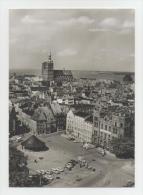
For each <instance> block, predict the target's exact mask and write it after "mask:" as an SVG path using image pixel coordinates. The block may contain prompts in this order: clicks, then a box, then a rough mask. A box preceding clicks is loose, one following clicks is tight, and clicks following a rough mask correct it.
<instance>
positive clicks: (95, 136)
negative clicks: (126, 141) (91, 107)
mask: <svg viewBox="0 0 143 195" xmlns="http://www.w3.org/2000/svg"><path fill="white" fill-rule="evenodd" d="M66 133H67V135H72V136H74V137H75V138H76V139H78V140H79V141H81V142H88V143H92V144H95V145H100V146H102V147H104V148H106V149H109V150H110V143H111V140H113V139H114V138H121V137H132V136H134V115H133V113H124V112H123V113H121V112H119V113H118V112H117V110H116V112H110V113H109V112H108V113H106V112H103V113H102V112H101V111H96V110H95V112H94V113H93V115H89V114H88V113H85V112H73V111H72V110H70V111H69V112H68V114H67V119H66Z"/></svg>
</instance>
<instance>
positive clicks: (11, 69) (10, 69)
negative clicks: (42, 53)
mask: <svg viewBox="0 0 143 195" xmlns="http://www.w3.org/2000/svg"><path fill="white" fill-rule="evenodd" d="M13 70H19V71H20V70H21V71H22V70H25V71H26V70H39V71H40V70H41V69H39V68H23V69H22V68H9V71H13ZM54 70H64V69H54ZM65 70H71V71H87V72H89V71H93V72H121V73H134V74H135V71H121V70H81V69H77V70H74V69H73V70H72V69H65Z"/></svg>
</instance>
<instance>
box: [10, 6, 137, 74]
mask: <svg viewBox="0 0 143 195" xmlns="http://www.w3.org/2000/svg"><path fill="white" fill-rule="evenodd" d="M134 28H135V25H134V10H132V9H73V10H72V9H67V10H64V9H35V10H34V9H33V10H32V9H15V10H14V9H13V10H9V63H10V69H41V64H42V62H43V61H46V60H47V59H48V55H49V53H50V51H51V53H52V58H53V60H54V68H55V69H70V70H95V71H134V47H135V46H134V31H135V29H134Z"/></svg>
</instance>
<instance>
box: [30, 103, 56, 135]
mask: <svg viewBox="0 0 143 195" xmlns="http://www.w3.org/2000/svg"><path fill="white" fill-rule="evenodd" d="M32 119H33V120H34V121H36V122H37V134H42V133H45V134H49V133H53V132H56V131H57V128H56V120H55V117H54V114H53V112H52V110H51V108H50V107H49V106H45V107H39V108H37V109H36V110H35V112H34V114H33V117H32Z"/></svg>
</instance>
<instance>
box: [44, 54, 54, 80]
mask: <svg viewBox="0 0 143 195" xmlns="http://www.w3.org/2000/svg"><path fill="white" fill-rule="evenodd" d="M42 78H43V81H53V80H54V63H53V60H52V56H51V52H50V55H49V57H48V61H46V62H43V63H42Z"/></svg>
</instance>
